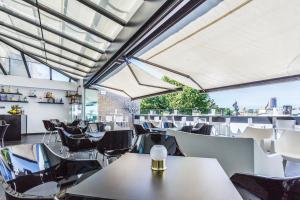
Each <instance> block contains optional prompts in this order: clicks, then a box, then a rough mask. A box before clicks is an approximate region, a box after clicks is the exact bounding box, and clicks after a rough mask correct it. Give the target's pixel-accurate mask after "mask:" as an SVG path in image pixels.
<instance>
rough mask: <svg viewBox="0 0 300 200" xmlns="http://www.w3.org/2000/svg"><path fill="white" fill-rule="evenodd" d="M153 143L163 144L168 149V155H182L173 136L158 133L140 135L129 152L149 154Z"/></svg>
mask: <svg viewBox="0 0 300 200" xmlns="http://www.w3.org/2000/svg"><path fill="white" fill-rule="evenodd" d="M153 145H164V146H165V147H166V149H167V151H168V155H172V156H184V153H183V152H182V151H181V150H180V147H179V145H178V143H177V141H176V138H175V137H174V136H170V135H166V134H160V133H150V134H144V135H140V136H139V138H138V140H137V142H136V144H135V145H134V146H133V148H132V150H131V151H130V152H131V153H141V154H150V150H151V148H152V146H153Z"/></svg>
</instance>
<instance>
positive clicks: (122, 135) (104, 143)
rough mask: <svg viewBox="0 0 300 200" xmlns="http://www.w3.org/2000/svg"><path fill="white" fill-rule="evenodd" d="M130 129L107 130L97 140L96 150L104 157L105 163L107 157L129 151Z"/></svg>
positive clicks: (131, 135)
mask: <svg viewBox="0 0 300 200" xmlns="http://www.w3.org/2000/svg"><path fill="white" fill-rule="evenodd" d="M132 138H133V131H132V130H115V131H107V132H105V134H104V136H103V137H102V138H101V139H100V140H99V141H98V142H97V150H98V152H99V153H101V154H102V155H103V162H104V158H106V161H107V164H108V163H109V159H110V158H113V157H119V156H120V155H122V154H124V153H126V152H128V151H129V149H130V147H131V146H132Z"/></svg>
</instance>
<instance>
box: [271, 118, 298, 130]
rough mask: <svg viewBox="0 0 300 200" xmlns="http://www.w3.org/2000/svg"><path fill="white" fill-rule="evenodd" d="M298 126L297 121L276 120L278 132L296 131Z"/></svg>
mask: <svg viewBox="0 0 300 200" xmlns="http://www.w3.org/2000/svg"><path fill="white" fill-rule="evenodd" d="M295 125H296V120H280V119H277V120H276V129H277V130H294V128H295Z"/></svg>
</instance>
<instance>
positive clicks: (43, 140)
mask: <svg viewBox="0 0 300 200" xmlns="http://www.w3.org/2000/svg"><path fill="white" fill-rule="evenodd" d="M46 134H47V132H45V133H44V136H43V139H42V143H44V142H45V137H46Z"/></svg>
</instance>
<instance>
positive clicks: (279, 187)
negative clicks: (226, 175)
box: [230, 174, 300, 200]
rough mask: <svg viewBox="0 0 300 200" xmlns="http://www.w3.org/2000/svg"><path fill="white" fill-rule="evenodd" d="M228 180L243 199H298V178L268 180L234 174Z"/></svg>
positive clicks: (299, 179) (299, 192)
mask: <svg viewBox="0 0 300 200" xmlns="http://www.w3.org/2000/svg"><path fill="white" fill-rule="evenodd" d="M230 179H231V181H232V183H233V184H234V185H235V187H236V188H237V189H238V191H239V192H240V194H241V196H242V197H243V199H249V200H283V199H286V200H299V199H300V177H291V178H268V177H263V176H255V175H249V174H234V175H233V176H232V177H231V178H230Z"/></svg>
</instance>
